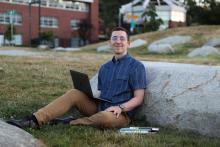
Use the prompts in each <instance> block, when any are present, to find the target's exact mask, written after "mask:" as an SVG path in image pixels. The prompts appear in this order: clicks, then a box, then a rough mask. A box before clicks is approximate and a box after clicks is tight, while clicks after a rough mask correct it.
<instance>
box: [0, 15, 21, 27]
mask: <svg viewBox="0 0 220 147" xmlns="http://www.w3.org/2000/svg"><path fill="white" fill-rule="evenodd" d="M10 17H12V18H10ZM10 19H12V22H13V24H15V25H21V24H22V17H21V15H19V14H14V15H12V16H10V15H8V14H6V13H1V14H0V23H1V24H10V22H11V21H10Z"/></svg>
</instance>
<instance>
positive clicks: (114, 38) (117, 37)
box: [111, 36, 126, 41]
mask: <svg viewBox="0 0 220 147" xmlns="http://www.w3.org/2000/svg"><path fill="white" fill-rule="evenodd" d="M111 39H112V41H117V40H118V39H119V40H120V41H126V37H124V36H112V38H111Z"/></svg>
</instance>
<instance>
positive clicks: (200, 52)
mask: <svg viewBox="0 0 220 147" xmlns="http://www.w3.org/2000/svg"><path fill="white" fill-rule="evenodd" d="M216 54H217V55H219V54H220V52H219V51H218V49H217V48H215V47H212V46H202V47H201V48H196V49H194V50H193V51H191V52H190V53H189V54H188V55H187V56H188V57H196V56H202V57H205V56H208V55H216Z"/></svg>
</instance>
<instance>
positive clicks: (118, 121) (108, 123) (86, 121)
mask: <svg viewBox="0 0 220 147" xmlns="http://www.w3.org/2000/svg"><path fill="white" fill-rule="evenodd" d="M130 121H131V120H130V118H129V117H128V116H127V114H121V115H120V116H119V118H117V117H116V115H115V114H113V113H112V112H106V111H101V112H98V113H95V114H94V115H91V116H90V117H83V118H79V119H76V120H72V121H71V122H70V124H71V125H90V126H96V127H101V128H121V127H125V126H127V125H128V124H129V123H130Z"/></svg>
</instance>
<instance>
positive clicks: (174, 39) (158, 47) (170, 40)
mask: <svg viewBox="0 0 220 147" xmlns="http://www.w3.org/2000/svg"><path fill="white" fill-rule="evenodd" d="M190 40H191V36H181V35H176V36H170V37H166V38H163V39H160V40H157V41H154V42H153V43H151V44H150V45H149V46H148V47H147V48H148V51H149V52H150V53H170V52H175V48H173V46H174V45H178V44H183V43H186V42H189V41H190Z"/></svg>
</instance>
